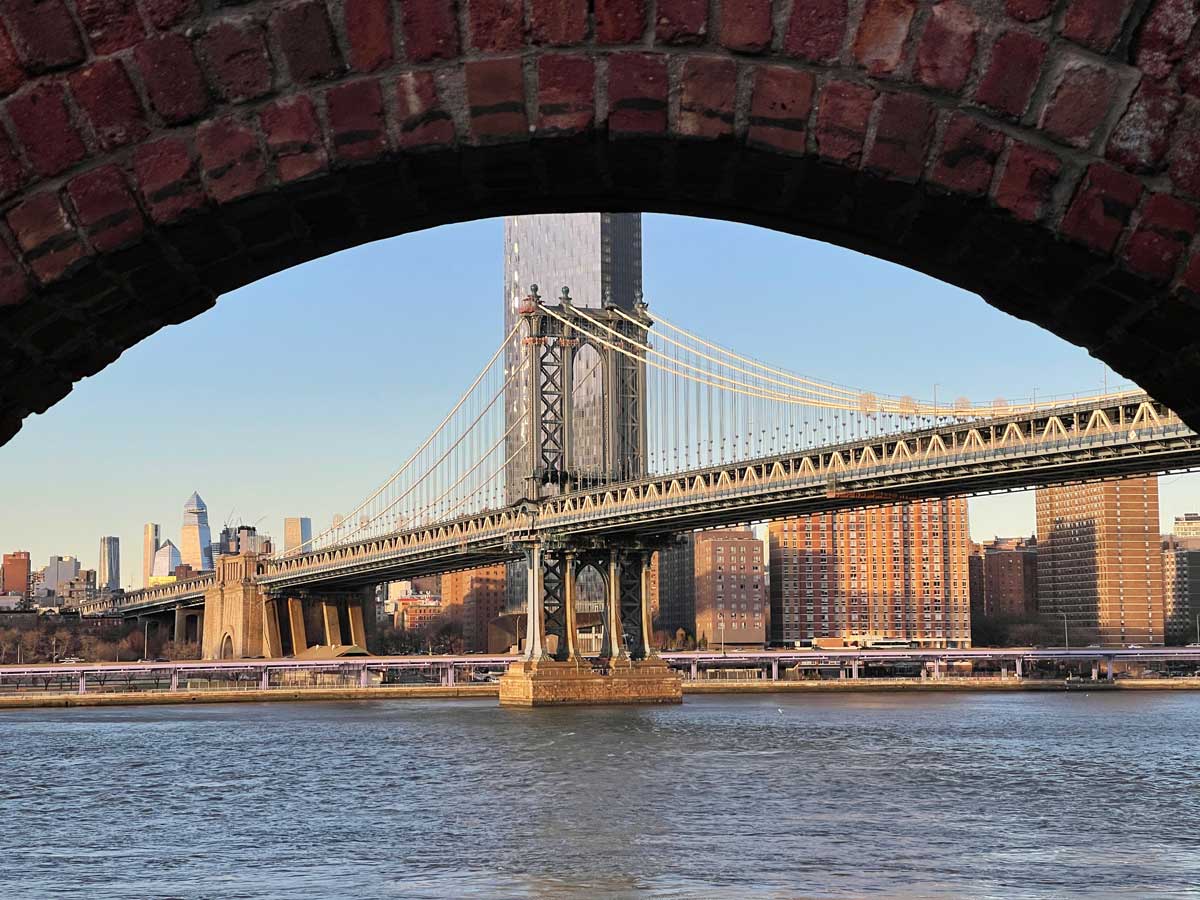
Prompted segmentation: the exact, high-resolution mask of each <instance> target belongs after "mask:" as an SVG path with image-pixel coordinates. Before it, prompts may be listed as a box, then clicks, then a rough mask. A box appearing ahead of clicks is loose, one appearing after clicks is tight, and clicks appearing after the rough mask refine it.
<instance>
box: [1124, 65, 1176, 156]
mask: <svg viewBox="0 0 1200 900" xmlns="http://www.w3.org/2000/svg"><path fill="white" fill-rule="evenodd" d="M1180 105H1181V100H1180V98H1179V95H1178V94H1177V93H1176V92H1175V91H1173V90H1172V89H1170V88H1168V87H1164V86H1162V85H1160V84H1158V83H1157V82H1154V81H1149V80H1143V81H1142V83H1141V84H1140V85H1138V89H1137V92H1136V93H1134V95H1133V99H1132V100H1130V101H1129V106H1128V107H1126V109H1125V114H1124V115H1122V116H1121V121H1120V122H1118V123H1117V127H1116V128H1115V129H1113V133H1112V137H1111V138H1109V141H1108V151H1107V156H1108V158H1109V159H1111V160H1113V161H1115V162H1118V163H1120V164H1121V165H1122V166H1124V167H1125V168H1126V169H1131V170H1133V171H1136V172H1150V171H1153V170H1155V169H1157V168H1158V167H1159V164H1160V163H1161V162H1162V160H1163V157H1164V156H1165V155H1166V152H1167V138H1168V135H1170V133H1171V126H1172V125H1173V124H1174V122H1175V116H1176V115H1177V114H1178V113H1179V107H1180Z"/></svg>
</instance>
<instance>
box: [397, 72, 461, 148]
mask: <svg viewBox="0 0 1200 900" xmlns="http://www.w3.org/2000/svg"><path fill="white" fill-rule="evenodd" d="M396 116H397V118H398V120H399V123H400V146H402V147H424V146H434V145H444V144H451V143H453V142H454V120H453V119H452V118H450V113H449V112H447V111H446V109H445V108H444V107H443V106H442V105H441V101H440V100H439V98H438V91H437V85H436V84H435V83H434V80H433V74H432V73H430V72H404V73H402V74H401V75H400V77H399V78H397V79H396Z"/></svg>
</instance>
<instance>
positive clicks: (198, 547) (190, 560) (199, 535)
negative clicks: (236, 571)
mask: <svg viewBox="0 0 1200 900" xmlns="http://www.w3.org/2000/svg"><path fill="white" fill-rule="evenodd" d="M179 542H180V543H181V544H182V545H183V546H182V547H181V548H180V555H181V556H182V557H183V561H184V562H185V563H187V564H188V565H189V566H191V567H192V568H193V569H194V570H195V571H197V572H211V571H213V569H214V568H215V567H214V566H213V555H212V533H211V532H210V531H209V528H208V507H207V506H205V505H204V501H203V500H201V499H200V495H199V494H198V493H193V494H192V496H190V497H188V501H187V503H186V504H184V507H183V532H182V534H181V535H180V538H179Z"/></svg>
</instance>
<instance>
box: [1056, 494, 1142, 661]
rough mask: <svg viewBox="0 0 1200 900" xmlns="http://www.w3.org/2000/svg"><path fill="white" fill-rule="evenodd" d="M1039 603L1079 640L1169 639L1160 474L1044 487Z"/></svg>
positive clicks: (1116, 642) (1133, 641)
mask: <svg viewBox="0 0 1200 900" xmlns="http://www.w3.org/2000/svg"><path fill="white" fill-rule="evenodd" d="M1036 506H1037V541H1038V557H1037V580H1038V605H1039V608H1040V610H1041V612H1042V613H1043V614H1044V615H1047V616H1050V617H1052V618H1058V617H1062V616H1065V618H1066V622H1067V624H1068V625H1069V626H1070V627H1071V628H1074V629H1076V630H1077V632H1078V633H1079V639H1080V640H1088V641H1093V640H1094V641H1098V642H1099V643H1101V644H1104V645H1107V646H1122V645H1126V644H1161V643H1162V642H1163V640H1164V637H1165V635H1164V614H1165V603H1164V597H1163V566H1162V539H1161V536H1160V535H1159V529H1158V478H1157V477H1154V476H1151V477H1148V478H1124V479H1120V480H1114V481H1101V482H1096V483H1092V484H1069V485H1059V486H1055V487H1048V488H1038V490H1037V495H1036Z"/></svg>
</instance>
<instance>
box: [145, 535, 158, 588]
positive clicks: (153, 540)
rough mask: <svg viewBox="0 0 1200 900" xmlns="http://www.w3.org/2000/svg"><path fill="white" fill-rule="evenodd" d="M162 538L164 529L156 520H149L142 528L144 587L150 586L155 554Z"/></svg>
mask: <svg viewBox="0 0 1200 900" xmlns="http://www.w3.org/2000/svg"><path fill="white" fill-rule="evenodd" d="M161 538H162V529H161V528H160V527H159V526H158V524H157V523H156V522H147V523H146V525H145V527H144V528H143V529H142V587H150V576H151V575H152V574H153V573H154V554H155V553H157V552H158V545H159V542H160V540H161Z"/></svg>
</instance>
